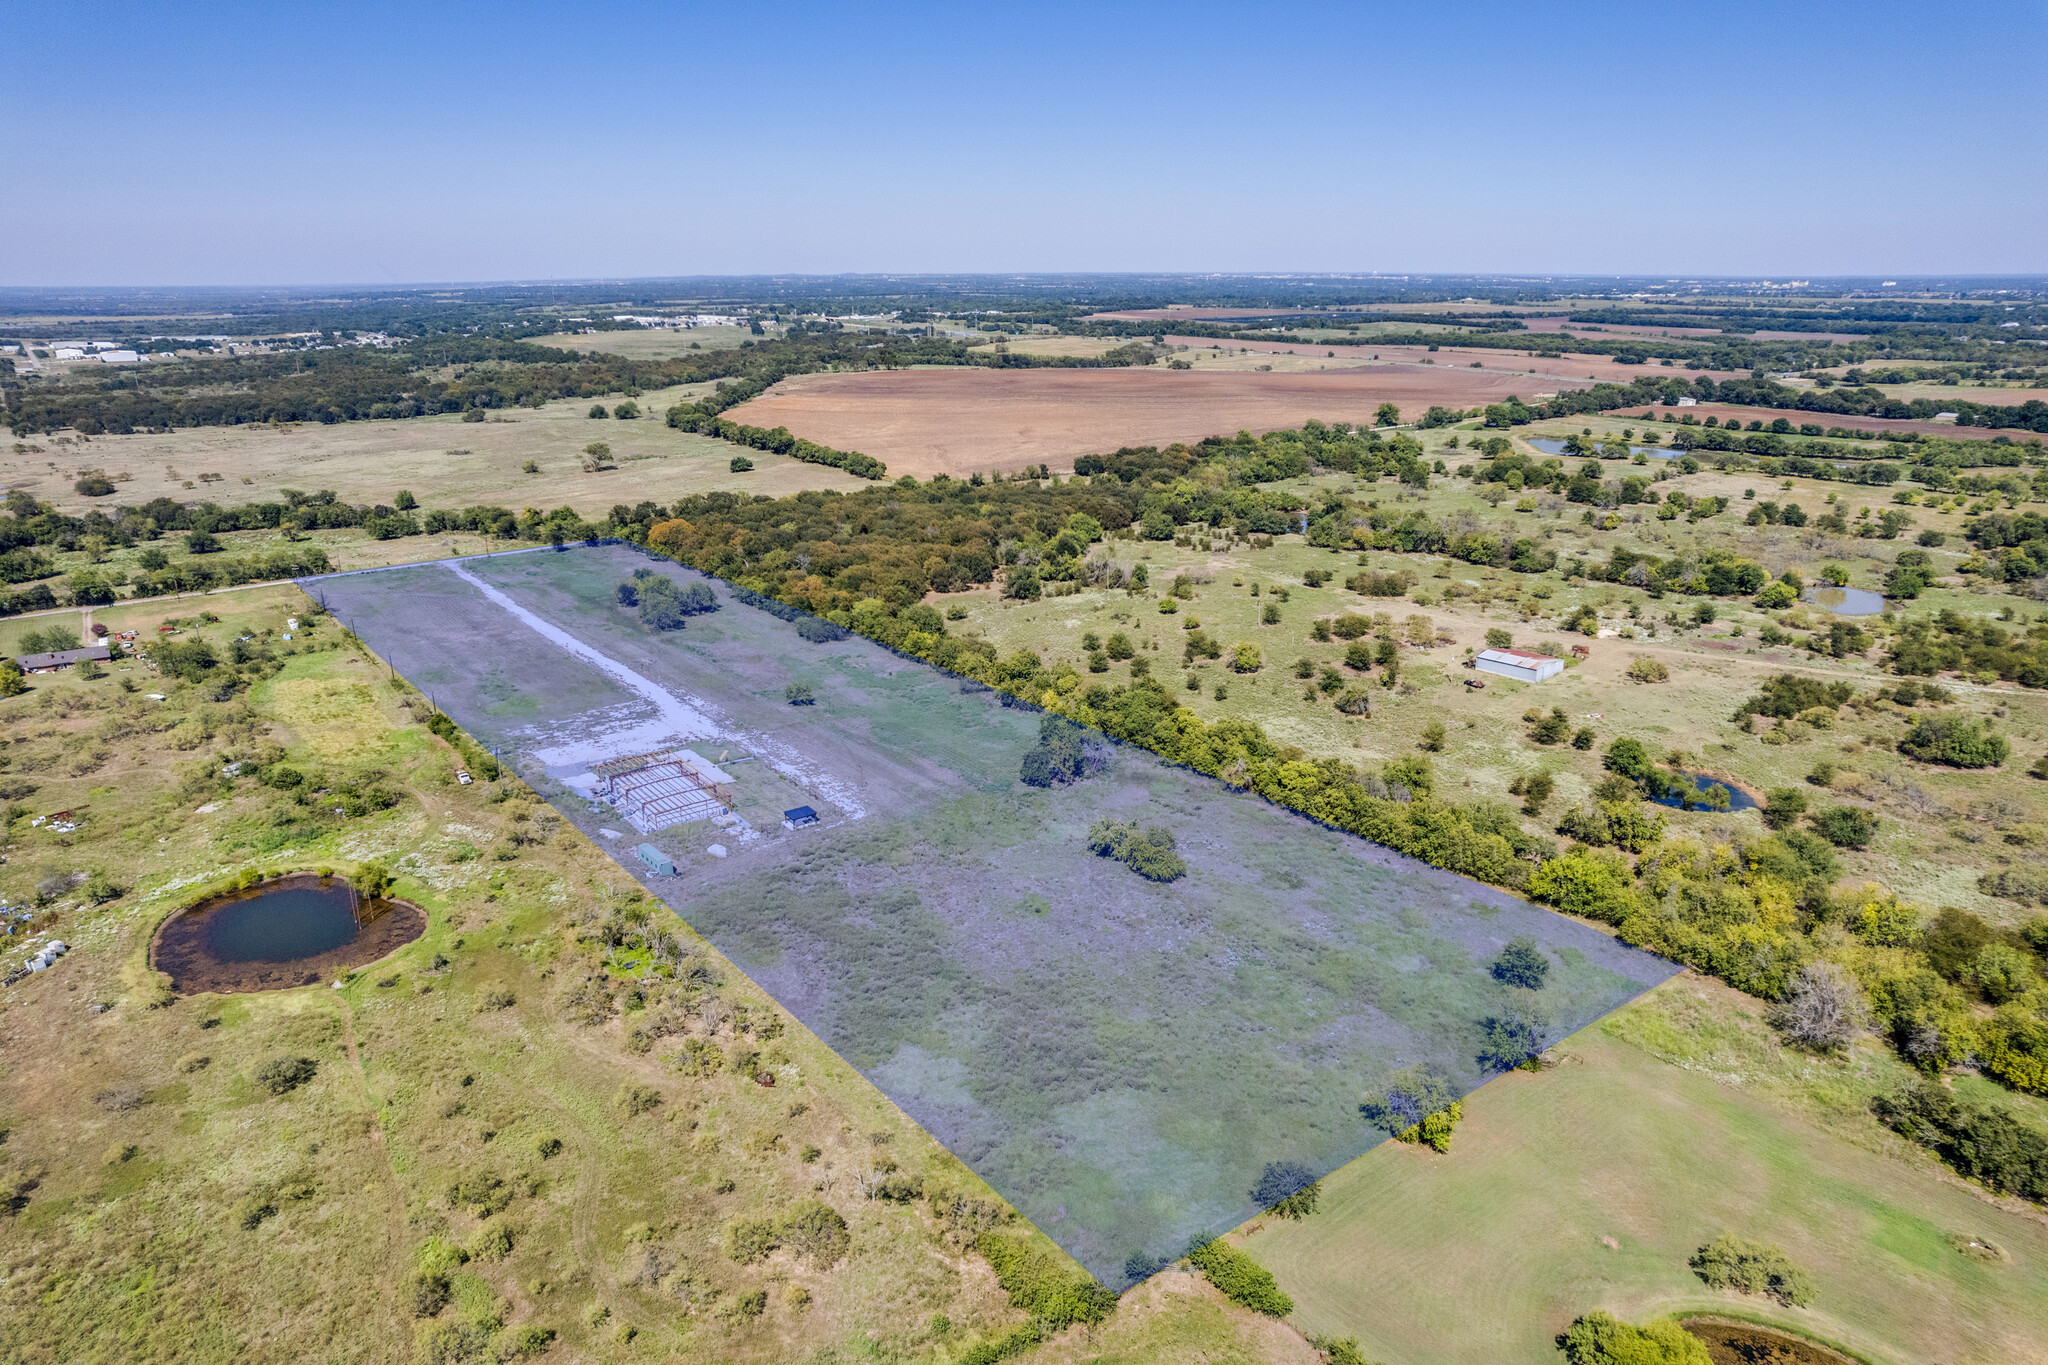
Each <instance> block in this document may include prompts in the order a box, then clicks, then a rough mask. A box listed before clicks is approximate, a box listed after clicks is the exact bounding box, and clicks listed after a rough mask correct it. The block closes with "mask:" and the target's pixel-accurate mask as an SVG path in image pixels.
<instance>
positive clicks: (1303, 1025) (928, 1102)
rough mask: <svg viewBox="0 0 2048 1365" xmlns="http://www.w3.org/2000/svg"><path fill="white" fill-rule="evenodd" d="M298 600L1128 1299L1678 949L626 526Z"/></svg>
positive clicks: (372, 577)
mask: <svg viewBox="0 0 2048 1365" xmlns="http://www.w3.org/2000/svg"><path fill="white" fill-rule="evenodd" d="M652 578H660V579H662V580H664V581H665V582H666V583H668V584H669V585H671V586H669V587H662V588H659V589H658V592H659V593H660V594H662V595H663V597H664V599H665V600H668V599H669V598H670V595H671V594H674V593H679V594H680V595H679V597H677V598H676V599H675V600H682V601H685V602H687V603H689V604H690V606H689V608H688V614H687V615H684V616H681V617H677V616H675V615H673V614H671V615H669V616H666V617H659V618H654V619H658V620H664V621H667V622H669V623H671V624H670V628H667V629H662V628H657V626H655V625H653V624H648V623H647V622H644V621H643V616H642V613H640V612H638V611H637V610H636V609H635V608H634V607H633V606H631V605H629V602H631V601H633V600H635V598H636V597H637V595H638V593H639V592H640V591H643V590H645V585H647V584H648V583H649V582H650V581H651V579H652ZM636 584H638V585H641V586H640V587H639V588H636V587H635V585H636ZM306 587H307V590H308V591H309V592H313V593H315V594H316V595H317V596H319V597H320V598H321V599H322V600H323V601H324V602H325V603H326V604H327V606H328V607H329V609H330V610H332V611H333V612H334V613H335V615H336V616H338V617H339V618H340V619H341V620H342V621H344V622H345V623H346V624H347V625H348V626H349V627H350V628H351V629H353V630H355V631H356V632H357V633H358V634H359V635H361V636H362V637H363V638H364V640H366V641H367V642H368V643H369V644H370V645H371V647H372V648H374V649H376V650H377V651H378V652H379V653H380V654H382V655H383V656H384V657H385V658H386V659H387V660H389V661H390V662H391V663H392V665H393V666H394V667H396V668H398V669H399V670H401V671H402V672H403V673H404V674H405V675H406V676H407V677H408V678H409V679H410V680H411V681H412V682H413V683H414V684H415V685H416V686H418V687H419V688H420V689H421V690H422V691H424V692H426V693H427V694H428V695H429V696H430V697H431V698H432V700H433V701H434V702H435V704H436V705H438V706H439V707H441V708H442V709H443V710H445V711H446V712H447V713H448V714H449V715H450V716H452V717H453V718H454V719H455V720H456V721H457V722H459V723H460V724H461V725H462V726H463V727H464V728H465V729H467V730H468V731H469V732H470V733H471V734H472V735H474V736H476V737H477V738H478V739H479V740H480V741H482V742H483V743H485V744H487V745H489V746H492V747H494V748H497V749H499V750H500V752H501V756H502V758H503V759H504V760H505V761H506V762H508V763H509V764H511V765H512V767H513V768H514V769H515V770H516V771H517V772H518V773H519V774H520V775H521V776H522V777H523V778H524V779H526V780H527V781H528V782H530V783H531V784H532V785H533V786H534V787H535V788H536V789H537V790H539V791H540V792H541V793H542V794H543V795H544V796H545V797H546V798H547V799H548V800H549V801H550V802H551V803H553V805H554V806H555V807H556V809H557V810H559V811H560V812H561V814H562V815H563V816H564V817H565V818H566V819H568V820H569V821H570V822H571V823H573V824H575V825H576V826H577V827H578V828H580V829H582V830H583V831H584V832H585V833H587V834H589V835H590V836H591V838H592V840H593V842H595V843H596V844H597V845H598V846H599V847H601V848H603V849H605V850H606V851H607V852H608V853H609V854H611V856H612V857H614V858H615V859H616V860H617V861H618V862H619V864H620V866H622V867H624V868H625V869H627V870H628V871H629V872H630V873H631V874H632V875H633V876H635V877H636V878H638V879H640V881H641V882H642V883H643V884H644V885H645V886H647V887H648V888H649V889H650V890H651V891H652V892H654V893H655V894H657V895H659V896H660V897H661V898H662V899H664V900H665V901H667V902H668V903H669V904H670V905H671V906H672V907H674V909H675V911H676V913H677V914H678V915H679V916H681V918H682V919H683V920H684V921H686V922H687V923H688V924H689V925H690V926H691V927H693V928H694V929H696V930H697V931H698V932H699V933H701V934H702V935H703V936H704V937H705V938H707V939H709V940H710V941H711V942H712V943H713V944H715V945H716V946H717V947H718V949H719V950H720V951H721V952H723V953H724V954H725V955H726V956H727V957H729V958H730V959H731V960H732V961H733V962H734V963H735V964H736V965H737V966H739V967H740V968H741V969H742V970H744V971H745V972H747V973H748V974H749V975H750V976H751V977H752V978H753V979H754V980H755V981H756V982H757V983H758V984H759V985H760V986H761V987H762V989H764V990H766V991H767V992H769V993H770V994H772V995H773V996H774V997H775V998H776V999H777V1000H779V1001H780V1002H781V1003H782V1004H783V1005H784V1006H785V1007H786V1008H788V1009H789V1010H790V1012H791V1013H793V1014H794V1015H795V1016H796V1017H797V1018H798V1019H800V1020H802V1021H803V1023H804V1024H805V1025H806V1026H807V1027H809V1028H810V1029H811V1030H813V1031H814V1032H815V1033H817V1034H818V1036H819V1037H821V1038H822V1039H823V1040H824V1041H825V1042H826V1043H827V1044H828V1045H830V1046H831V1047H832V1048H833V1049H834V1050H835V1051H837V1052H838V1054H839V1055H840V1056H841V1057H843V1058H845V1059H846V1060H847V1062H849V1063H850V1064H851V1065H853V1066H854V1067H856V1068H858V1069H859V1070H860V1071H861V1072H862V1074H864V1075H865V1076H867V1077H868V1078H869V1079H870V1080H871V1081H873V1083H874V1084H875V1085H876V1086H878V1087H879V1088H880V1089H881V1090H882V1091H883V1092H884V1093H885V1094H887V1095H888V1096H889V1098H890V1099H892V1100H893V1101H895V1103H896V1104H898V1105H899V1106H901V1107H902V1109H903V1110H904V1111H905V1112H906V1113H907V1114H909V1115H910V1117H911V1118H912V1119H914V1120H915V1121H917V1122H918V1123H919V1124H921V1125H923V1126H924V1127H925V1128H926V1129H928V1130H929V1131H930V1132H931V1133H932V1134H933V1135H934V1136H935V1137H937V1138H938V1139H939V1141H941V1142H942V1143H944V1144H945V1145H946V1146H947V1147H948V1148H950V1149H951V1150H952V1151H953V1152H954V1153H955V1154H956V1155H958V1156H959V1157H960V1158H961V1159H962V1160H963V1161H965V1162H966V1163H967V1164H968V1165H970V1166H971V1167H972V1168H973V1169H974V1170H975V1171H976V1172H977V1173H978V1174H979V1175H980V1176H981V1177H982V1178H983V1179H985V1180H986V1181H988V1183H989V1184H990V1185H991V1186H992V1187H993V1188H994V1189H995V1190H996V1191H997V1192H999V1193H1000V1194H1002V1195H1003V1196H1004V1197H1005V1198H1006V1199H1008V1200H1009V1201H1010V1202H1011V1203H1012V1204H1014V1205H1015V1206H1016V1207H1017V1208H1018V1210H1019V1211H1020V1212H1022V1213H1023V1214H1024V1215H1025V1216H1026V1217H1028V1218H1030V1219H1031V1220H1032V1221H1033V1222H1034V1223H1036V1224H1037V1225H1038V1226H1039V1227H1040V1228H1042V1229H1043V1230H1044V1231H1045V1232H1046V1233H1047V1234H1048V1235H1049V1236H1050V1237H1052V1239H1053V1240H1054V1241H1056V1242H1058V1243H1059V1244H1060V1245H1061V1246H1063V1247H1064V1248H1066V1250H1067V1251H1068V1252H1070V1253H1071V1254H1072V1255H1073V1256H1074V1257H1075V1258H1076V1259H1077V1260H1078V1261H1080V1262H1081V1264H1082V1265H1084V1266H1086V1267H1087V1268H1088V1270H1089V1271H1090V1272H1091V1273H1093V1274H1094V1275H1095V1276H1096V1277H1097V1278H1098V1279H1100V1280H1102V1281H1103V1282H1104V1283H1105V1284H1108V1285H1111V1286H1122V1285H1126V1284H1129V1283H1131V1282H1133V1281H1134V1280H1137V1279H1141V1278H1144V1277H1145V1276H1146V1275H1149V1274H1151V1273H1152V1272H1153V1271H1154V1270H1156V1269H1157V1268H1158V1267H1159V1266H1161V1265H1162V1264H1165V1263H1166V1262H1168V1261H1170V1260H1172V1259H1173V1258H1174V1257H1177V1256H1179V1255H1180V1254H1181V1253H1183V1252H1184V1251H1186V1250H1187V1248H1188V1247H1189V1245H1190V1243H1192V1242H1195V1241H1199V1240H1206V1239H1208V1238H1211V1237H1214V1236H1216V1235H1218V1234H1220V1233H1221V1232H1223V1231H1225V1230H1227V1229H1228V1228H1230V1227H1233V1226H1235V1225H1236V1224H1238V1223H1239V1222H1242V1221H1243V1220H1244V1219H1245V1218H1247V1217H1249V1216H1250V1215H1252V1214H1254V1213H1256V1212H1257V1211H1258V1210H1260V1209H1261V1208H1264V1207H1266V1206H1267V1205H1269V1204H1271V1203H1273V1202H1275V1201H1276V1200H1277V1199H1279V1198H1284V1197H1285V1196H1286V1195H1287V1194H1289V1193H1291V1192H1292V1190H1293V1189H1294V1188H1296V1187H1298V1186H1299V1184H1300V1183H1302V1182H1303V1181H1304V1180H1307V1179H1313V1178H1316V1177H1319V1176H1321V1175H1323V1174H1325V1173H1327V1172H1328V1171H1330V1170H1332V1169H1334V1168H1335V1167H1337V1166H1339V1165H1341V1164H1343V1163H1345V1162H1347V1161H1349V1160H1351V1159H1353V1158H1354V1157H1356V1156H1358V1155H1359V1154H1360V1153H1362V1152H1363V1151H1365V1150H1366V1149H1368V1148H1370V1147H1372V1146H1374V1145H1375V1144H1377V1143H1378V1142H1380V1141H1382V1140H1384V1139H1385V1138H1386V1137H1387V1136H1388V1134H1389V1132H1390V1131H1393V1130H1395V1129H1396V1128H1400V1127H1405V1126H1409V1125H1410V1124H1415V1123H1420V1122H1421V1120H1422V1119H1423V1118H1425V1117H1427V1115H1428V1113H1429V1112H1430V1109H1431V1107H1432V1106H1433V1105H1436V1104H1438V1103H1439V1102H1440V1101H1442V1100H1447V1099H1448V1098H1451V1097H1455V1096H1457V1095H1460V1094H1463V1093H1464V1092H1466V1091H1468V1090H1470V1089H1471V1088H1473V1087H1474V1086H1476V1085H1478V1084H1480V1083H1482V1082H1484V1081H1485V1080H1487V1079H1488V1078H1489V1077H1490V1076H1491V1075H1493V1074H1495V1073H1496V1072H1497V1071H1498V1070H1499V1069H1500V1067H1501V1066H1503V1065H1512V1062H1513V1059H1514V1057H1513V1053H1514V1050H1515V1049H1517V1048H1519V1049H1522V1050H1523V1055H1526V1051H1527V1050H1528V1049H1530V1048H1534V1047H1540V1046H1542V1045H1543V1044H1545V1043H1547V1042H1549V1041H1553V1040H1555V1039H1556V1038H1559V1037H1562V1036H1563V1035H1564V1034H1566V1033H1569V1032H1571V1031H1573V1030H1575V1029H1577V1028H1580V1027H1582V1026H1583V1025H1585V1024H1586V1023H1588V1022H1590V1021H1591V1020H1593V1019H1595V1018H1598V1017H1599V1016H1600V1015H1602V1014H1605V1013H1606V1012H1608V1011H1609V1010H1612V1009H1614V1008H1615V1007H1616V1006H1618V1005H1620V1004H1622V1003H1623V1002H1625V1001H1627V1000H1628V999H1630V998H1632V997H1634V996H1635V995H1637V994H1639V993H1641V992H1642V991H1644V990H1646V989H1648V988H1649V987H1650V986H1652V985H1655V984H1656V983H1657V982H1659V981H1662V980H1664V979H1665V978H1666V977H1668V976H1670V975H1671V974H1672V973H1673V972H1674V971H1675V970H1676V969H1675V968H1674V967H1673V966H1672V965H1671V964H1669V963H1667V962H1664V961H1663V960H1661V959H1658V958H1656V957H1653V956H1650V955H1649V954H1646V953H1642V952H1638V951H1636V950H1634V949H1631V948H1628V947H1626V946H1624V945H1622V944H1620V943H1618V942H1616V941H1615V940H1613V939H1611V938H1609V937H1607V936H1606V935H1604V934H1601V933H1599V932H1597V931H1596V930H1594V929H1592V928H1589V927H1587V926H1584V925H1581V924H1578V923H1575V922H1573V921H1571V920H1567V919H1565V918H1563V917H1561V916H1558V915H1555V914H1552V913H1550V912H1548V911H1546V910H1542V909H1540V908H1538V907H1535V906H1532V905H1529V904H1527V903H1525V902H1523V901H1520V900H1518V899H1516V898H1514V897H1513V896H1510V895H1507V894H1506V893H1504V892H1498V891H1494V890H1492V889H1490V888H1487V887H1484V886H1481V885H1479V884H1477V883H1474V882H1471V881H1467V880H1466V879H1464V878H1462V877H1459V876H1456V875H1454V874H1451V873H1447V872H1443V871H1439V870H1437V869H1435V868H1431V867H1429V866H1427V865H1426V864H1423V863H1420V862H1418V861H1416V860H1414V859H1411V858H1407V857H1404V856H1402V855H1400V854H1397V853H1394V852H1391V851H1390V850H1388V849H1385V848H1382V847H1379V846H1378V845H1375V844H1371V843H1368V842H1366V841H1364V840H1361V839H1358V838H1356V837H1353V836H1351V835H1347V834H1343V833H1340V832H1337V831H1334V830H1331V829H1328V828H1325V827H1323V826H1320V825H1317V824H1315V823H1314V822H1312V821H1309V820H1307V819H1304V818H1302V817H1300V816H1298V815H1295V814H1293V813H1291V812H1287V811H1284V810H1281V809H1279V808H1276V807H1274V806H1271V805H1268V804H1267V803H1266V802H1264V801H1262V800H1261V799H1259V798H1258V797H1256V796H1254V795H1250V794H1248V793H1245V792H1242V791H1238V790H1235V789H1232V788H1230V787H1228V786H1226V785H1224V784H1223V783H1221V782H1218V781H1216V780H1214V779H1211V778H1208V777H1205V776H1203V775H1201V774H1199V773H1193V772H1189V771H1187V770H1185V769H1182V768H1179V767H1176V766H1174V765H1172V764H1170V763H1167V762H1165V761H1164V760H1161V759H1159V758H1158V757H1156V756H1154V755H1152V754H1149V753H1147V752H1145V751H1143V750H1139V749H1133V748H1130V747H1127V746H1123V745H1119V744H1115V743H1113V742H1112V741H1110V740H1108V739H1106V738H1104V737H1102V736H1101V735H1099V734H1096V733H1095V732H1093V731H1089V730H1084V729H1081V728H1080V727H1077V726H1074V725H1072V724H1071V723H1069V722H1066V721H1064V720H1062V719H1060V718H1058V717H1050V716H1047V715H1045V714H1043V713H1041V712H1039V711H1038V710H1036V709H1035V708H1032V707H1029V706H1026V705H1022V704H1017V703H1015V702H1014V700H1013V699H1010V698H1006V697H1003V696H1001V695H1000V694H998V693H993V692H991V691H989V690H988V689H987V688H985V687H983V686H982V685H981V684H979V683H972V682H964V681H963V680H961V679H960V678H958V677H956V676H954V675H951V674H948V673H946V672H944V671H943V670H940V669H937V668H933V667H931V666H929V665H927V664H923V663H919V662H916V661H913V660H908V659H905V658H903V657H901V656H898V655H896V654H894V653H892V652H890V651H889V650H887V649H885V648H883V647H882V646H880V645H877V644H874V643H873V642H870V641H867V640H864V639H862V638H860V637H857V636H853V637H848V636H846V635H845V633H844V632H843V631H840V630H837V629H836V628H831V627H829V625H828V624H827V623H823V622H819V621H816V620H814V619H813V618H809V617H800V618H799V619H796V620H787V619H784V615H785V612H784V611H781V610H778V611H774V612H771V611H768V610H763V609H760V608H758V607H755V606H749V605H747V604H746V603H745V602H743V601H742V600H741V599H740V595H739V594H736V593H735V592H734V591H733V590H732V589H731V588H729V587H728V586H726V585H724V584H722V583H718V582H716V581H714V580H710V579H707V578H704V577H703V576H702V575H699V574H697V573H696V572H695V571H693V570H689V569H685V568H682V567H680V566H677V565H674V564H670V563H668V562H666V561H662V560H658V559H651V558H650V557H648V556H647V555H645V554H642V553H640V552H639V551H637V550H634V549H633V548H631V547H627V546H606V547H579V548H574V549H564V550H559V551H548V552H540V553H525V554H512V555H502V556H496V557H491V558H484V559H472V560H465V561H460V562H451V563H446V564H431V565H418V566H409V567H404V568H398V569H391V570H380V571H375V572H368V573H361V574H353V575H343V576H337V577H330V578H324V579H318V580H309V581H308V582H307V584H306ZM676 620H680V621H681V624H680V625H679V626H677V625H674V624H673V622H674V621H676ZM1511 945H1512V948H1511ZM1502 963H1511V964H1513V970H1512V971H1508V972H1503V971H1502V968H1501V964H1502ZM1532 983H1533V984H1532ZM1503 1039H1506V1041H1505V1042H1504V1041H1503ZM676 1041H677V1042H678V1043H680V1042H681V1040H680V1039H679V1040H676ZM1276 1173H1278V1174H1277V1175H1276ZM1282 1186H1285V1187H1286V1188H1281V1187H1282Z"/></svg>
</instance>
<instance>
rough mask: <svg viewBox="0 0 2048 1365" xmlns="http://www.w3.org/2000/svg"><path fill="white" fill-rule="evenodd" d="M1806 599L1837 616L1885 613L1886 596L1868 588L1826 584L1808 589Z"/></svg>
mask: <svg viewBox="0 0 2048 1365" xmlns="http://www.w3.org/2000/svg"><path fill="white" fill-rule="evenodd" d="M1806 600H1807V601H1809V602H1811V603H1813V604H1814V605H1815V606H1816V607H1826V608H1827V609H1828V610H1829V611H1831V612H1833V613H1834V614H1835V615H1837V616H1879V615H1882V614H1883V613H1884V596H1883V594H1881V593H1874V592H1872V591H1870V589H1868V588H1830V587H1827V586H1825V585H1820V586H1816V587H1811V588H1808V589H1807V590H1806Z"/></svg>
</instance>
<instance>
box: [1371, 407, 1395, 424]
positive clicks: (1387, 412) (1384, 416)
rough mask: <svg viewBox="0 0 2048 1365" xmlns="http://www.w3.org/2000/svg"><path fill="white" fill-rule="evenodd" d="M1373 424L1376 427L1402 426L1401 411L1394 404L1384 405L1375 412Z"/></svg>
mask: <svg viewBox="0 0 2048 1365" xmlns="http://www.w3.org/2000/svg"><path fill="white" fill-rule="evenodd" d="M1372 424H1373V425H1374V426H1376V427H1397V426H1399V425H1401V410H1400V409H1399V408H1397V407H1395V406H1394V405H1393V404H1392V403H1382V404H1380V405H1379V407H1378V408H1377V409H1375V410H1374V412H1373V415H1372Z"/></svg>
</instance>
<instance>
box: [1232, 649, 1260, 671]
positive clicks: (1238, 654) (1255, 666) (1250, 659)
mask: <svg viewBox="0 0 2048 1365" xmlns="http://www.w3.org/2000/svg"><path fill="white" fill-rule="evenodd" d="M1265 666H1266V660H1265V656H1264V655H1263V654H1261V653H1260V652H1259V647H1258V646H1257V645H1252V644H1242V645H1239V646H1238V647H1237V648H1236V649H1234V650H1232V651H1231V652H1230V669H1231V671H1232V672H1233V673H1256V672H1258V671H1259V670H1260V669H1261V668H1264V667H1265Z"/></svg>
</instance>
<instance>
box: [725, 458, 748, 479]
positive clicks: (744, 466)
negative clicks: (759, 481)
mask: <svg viewBox="0 0 2048 1365" xmlns="http://www.w3.org/2000/svg"><path fill="white" fill-rule="evenodd" d="M725 467H726V468H727V469H729V470H731V471H732V472H733V473H735V474H744V473H746V472H747V471H748V470H750V469H752V468H753V467H754V462H753V461H752V460H750V459H748V458H747V457H746V456H744V455H735V456H733V457H732V458H731V459H730V460H728V461H726V466H725Z"/></svg>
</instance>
